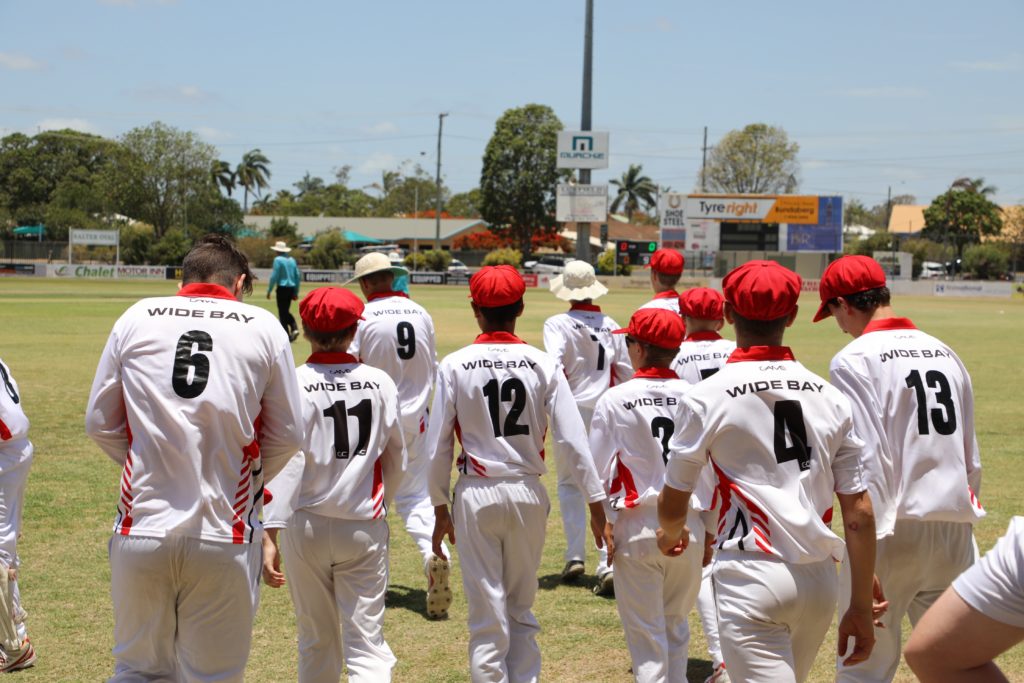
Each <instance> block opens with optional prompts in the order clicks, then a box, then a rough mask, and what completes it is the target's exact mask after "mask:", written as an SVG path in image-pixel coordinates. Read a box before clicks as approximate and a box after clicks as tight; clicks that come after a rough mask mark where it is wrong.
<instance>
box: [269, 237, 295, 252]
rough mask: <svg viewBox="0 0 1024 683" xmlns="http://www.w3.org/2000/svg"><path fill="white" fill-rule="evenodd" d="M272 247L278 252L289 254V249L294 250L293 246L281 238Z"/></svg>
mask: <svg viewBox="0 0 1024 683" xmlns="http://www.w3.org/2000/svg"><path fill="white" fill-rule="evenodd" d="M271 249H273V250H274V251H276V252H280V253H282V254H287V253H288V252H289V251H291V250H292V248H291V247H289V246H288V245H287V244H285V243H284V242H282V241H281V240H278V241H277V243H276V244H274V246H272V247H271Z"/></svg>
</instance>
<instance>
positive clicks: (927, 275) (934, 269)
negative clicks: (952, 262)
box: [921, 261, 946, 280]
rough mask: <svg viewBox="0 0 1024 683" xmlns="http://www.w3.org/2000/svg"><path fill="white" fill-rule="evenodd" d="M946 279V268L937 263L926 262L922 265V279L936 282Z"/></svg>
mask: <svg viewBox="0 0 1024 683" xmlns="http://www.w3.org/2000/svg"><path fill="white" fill-rule="evenodd" d="M942 277H946V266H944V265H943V264H941V263H939V262H937V261H925V262H924V263H922V264H921V279H922V280H934V279H937V278H942Z"/></svg>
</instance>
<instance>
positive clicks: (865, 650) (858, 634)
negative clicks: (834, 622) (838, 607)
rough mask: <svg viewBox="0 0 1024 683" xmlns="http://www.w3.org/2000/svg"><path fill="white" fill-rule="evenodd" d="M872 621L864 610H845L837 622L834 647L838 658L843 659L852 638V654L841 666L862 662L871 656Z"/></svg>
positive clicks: (873, 634) (872, 639) (872, 640)
mask: <svg viewBox="0 0 1024 683" xmlns="http://www.w3.org/2000/svg"><path fill="white" fill-rule="evenodd" d="M872 621H873V619H872V615H871V613H870V612H868V611H866V610H865V611H861V610H855V609H853V608H852V607H851V608H850V609H848V610H846V614H844V615H843V618H842V620H841V621H840V622H839V642H838V643H837V644H836V645H837V651H838V653H839V656H840V657H844V656H845V655H846V651H847V650H848V649H849V645H850V644H849V639H850V638H851V637H852V638H853V652H851V653H850V656H849V657H846V659H844V660H843V666H850V665H851V664H857V663H858V662H863V661H865V660H866V659H867V658H868V657H870V656H871V650H873V649H874V647H875V628H874V626H872Z"/></svg>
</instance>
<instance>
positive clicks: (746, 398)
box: [665, 346, 865, 564]
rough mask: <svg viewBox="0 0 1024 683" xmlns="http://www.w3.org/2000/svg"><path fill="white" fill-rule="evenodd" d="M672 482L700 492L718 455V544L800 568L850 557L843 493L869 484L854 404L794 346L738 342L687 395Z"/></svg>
mask: <svg viewBox="0 0 1024 683" xmlns="http://www.w3.org/2000/svg"><path fill="white" fill-rule="evenodd" d="M675 422H676V433H675V436H674V437H673V438H672V441H670V442H669V457H668V465H667V472H666V474H665V483H666V484H668V485H669V486H671V487H672V488H675V489H678V490H680V491H692V490H693V489H694V486H695V485H696V483H697V481H698V477H699V475H700V472H701V470H702V469H703V467H704V466H705V465H706V463H707V461H708V460H709V459H710V461H711V466H712V468H713V469H714V472H715V475H716V479H717V488H718V495H719V497H720V502H719V505H720V508H719V521H718V530H717V531H718V533H717V536H718V540H717V547H718V548H720V549H729V550H744V551H748V552H753V553H767V554H769V555H772V556H774V557H777V558H779V559H782V560H785V561H786V562H790V563H792V564H804V563H810V562H820V561H822V560H825V559H827V558H829V557H832V558H833V559H835V560H840V559H842V557H843V548H844V546H843V541H842V540H840V538H839V537H838V536H836V535H835V534H834V533H833V532H832V530H831V528H830V522H831V520H832V503H833V494H834V493H843V494H853V493H860V492H861V491H864V490H865V487H864V484H863V481H862V477H861V468H860V457H861V450H862V448H863V443H862V442H861V441H860V440H859V439H858V438H857V437H856V436H855V435H854V433H853V417H852V414H851V411H850V402H849V401H848V400H847V399H846V397H844V396H843V395H842V394H841V393H839V391H838V390H836V389H835V388H834V387H832V386H831V385H829V383H828V382H826V381H825V380H824V379H822V378H821V377H818V376H817V375H815V374H814V373H812V372H810V371H809V370H807V369H806V368H805V367H804V366H803V365H801V364H800V363H798V362H796V360H795V359H794V358H793V354H792V352H790V350H789V348H788V347H784V346H778V347H777V346H752V347H748V348H737V349H736V351H734V352H733V354H732V355H731V356H730V357H729V361H728V362H727V363H726V364H725V367H723V368H722V369H721V370H719V371H718V372H717V373H716V374H714V375H713V376H711V377H709V378H708V379H706V380H704V381H703V382H700V383H699V384H695V385H694V386H693V388H692V389H690V391H689V392H688V393H687V394H685V395H684V396H683V397H682V398H681V399H680V411H679V413H678V414H677V418H676V420H675Z"/></svg>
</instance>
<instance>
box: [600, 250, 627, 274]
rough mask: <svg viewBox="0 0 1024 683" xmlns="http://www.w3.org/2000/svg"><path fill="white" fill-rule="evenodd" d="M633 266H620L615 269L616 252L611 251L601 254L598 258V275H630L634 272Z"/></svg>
mask: <svg viewBox="0 0 1024 683" xmlns="http://www.w3.org/2000/svg"><path fill="white" fill-rule="evenodd" d="M632 269H633V268H632V266H629V265H620V266H619V267H618V268H616V267H615V250H614V249H609V250H607V251H603V252H601V255H600V256H598V257H597V268H596V269H595V270H596V271H597V274H598V275H614V274H616V273H617V274H619V275H629V273H630V272H631V271H632Z"/></svg>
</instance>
